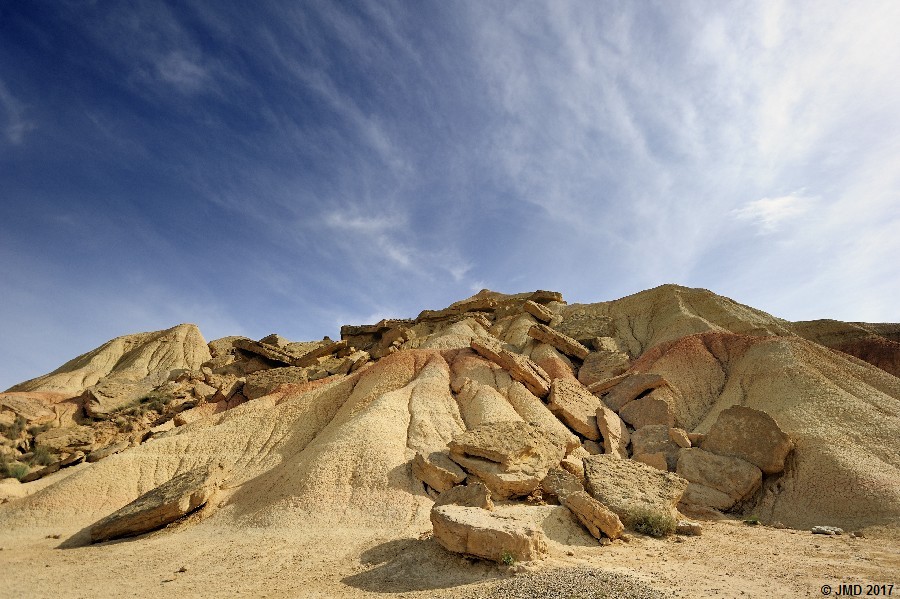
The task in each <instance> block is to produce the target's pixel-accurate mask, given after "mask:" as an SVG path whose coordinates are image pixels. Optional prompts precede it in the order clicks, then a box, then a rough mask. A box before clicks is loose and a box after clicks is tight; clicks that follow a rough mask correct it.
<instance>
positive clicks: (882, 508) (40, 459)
mask: <svg viewBox="0 0 900 599" xmlns="http://www.w3.org/2000/svg"><path fill="white" fill-rule="evenodd" d="M897 331H898V329H897V327H896V326H895V325H861V324H859V323H856V324H846V323H833V322H830V321H829V322H826V323H790V322H788V321H784V320H781V319H778V318H775V317H772V316H770V315H768V314H765V313H763V312H760V311H758V310H754V309H752V308H749V307H747V306H742V305H740V304H738V303H736V302H734V301H732V300H729V299H727V298H722V297H720V296H716V295H715V294H712V293H711V292H708V291H705V290H697V289H687V288H683V287H677V286H663V287H659V288H656V289H652V290H649V291H646V292H642V293H639V294H635V295H632V296H629V297H626V298H622V299H620V300H615V301H611V302H601V303H597V304H589V305H578V304H575V305H568V304H566V303H565V302H564V301H563V300H562V296H561V295H560V294H558V293H555V292H548V291H536V292H532V293H523V294H515V295H504V294H500V293H496V292H491V291H487V290H485V291H482V292H479V293H478V294H476V295H475V296H473V297H471V298H468V299H466V300H462V301H460V302H456V303H454V304H452V305H451V306H449V307H447V308H445V309H442V310H425V311H423V312H422V313H420V314H419V315H418V316H417V317H415V318H409V319H402V320H384V321H381V322H379V323H376V324H373V325H347V326H345V327H343V328H342V329H341V339H340V340H339V341H333V340H331V339H328V338H326V339H323V340H321V341H306V342H292V341H290V340H288V339H286V338H284V337H281V336H280V335H277V334H272V335H268V336H266V337H264V338H262V339H259V340H252V339H247V338H243V337H226V338H223V339H218V340H214V341H212V342H210V343H209V344H207V343H206V342H205V341H204V340H203V337H202V336H201V335H200V332H199V331H198V330H197V328H196V327H194V326H193V325H180V326H178V327H174V328H172V329H169V330H167V331H159V332H154V333H139V334H135V335H126V336H124V337H119V338H117V339H114V340H112V341H110V342H108V343H106V344H104V345H103V346H101V347H99V348H97V349H96V350H93V351H91V352H89V353H87V354H84V355H82V356H80V357H78V358H76V359H74V360H72V361H70V362H68V363H66V364H65V365H63V366H62V367H60V368H59V369H57V370H55V371H54V372H52V373H50V374H47V375H45V376H42V377H38V378H36V379H33V380H31V381H27V382H25V383H22V384H19V385H16V386H15V387H13V388H12V389H11V390H9V391H8V392H6V393H3V394H0V427H2V428H0V433H2V437H0V458H2V465H3V470H4V472H3V475H4V476H13V477H15V478H20V479H21V480H28V481H38V479H42V480H40V481H39V482H33V483H32V482H27V483H26V484H23V485H21V487H22V488H23V491H22V492H20V493H19V495H21V496H16V497H12V496H10V497H9V501H7V502H6V503H4V504H3V505H2V506H0V529H4V528H9V529H10V530H13V529H18V528H22V527H29V526H34V527H37V526H40V527H50V526H60V527H63V528H64V529H65V530H71V531H72V534H73V535H74V533H75V532H77V529H85V530H90V531H91V535H90V536H91V537H92V539H93V540H95V541H100V540H105V539H111V538H116V537H119V536H125V535H137V534H142V533H144V532H147V531H149V530H154V529H157V528H159V527H161V526H165V525H166V524H167V523H170V522H172V521H174V520H176V519H178V518H180V517H182V516H184V515H187V514H190V513H191V512H192V511H193V510H195V509H197V508H198V507H200V506H201V505H203V504H204V503H205V502H207V501H209V499H210V497H212V493H213V492H215V493H216V506H219V505H221V506H223V507H222V508H221V509H218V510H215V513H214V514H213V515H212V516H211V517H210V518H209V519H207V520H204V521H203V522H201V523H199V524H197V526H203V527H206V526H210V527H213V526H228V527H237V528H240V527H245V526H246V527H258V528H261V529H265V528H267V527H277V526H279V523H282V522H286V521H290V522H302V523H303V525H304V526H315V527H318V529H320V530H330V529H332V528H334V527H340V526H344V523H345V522H353V526H354V527H357V528H358V529H359V530H361V531H364V530H370V531H375V530H377V531H386V530H401V529H402V530H406V528H407V527H409V526H412V525H416V526H419V525H423V524H424V525H427V526H431V527H432V530H433V533H434V537H435V539H437V542H438V543H439V544H440V545H441V546H443V547H444V548H446V549H449V550H450V551H454V552H459V553H465V554H470V555H475V556H478V557H480V558H484V559H489V560H496V561H501V562H508V561H522V560H531V559H538V558H540V557H542V556H544V555H546V553H547V551H548V543H553V542H556V541H553V540H552V539H551V538H550V537H548V536H547V535H546V534H545V532H544V531H543V529H542V526H543V525H542V524H541V522H544V520H542V518H544V519H545V518H550V517H551V516H552V517H563V518H568V520H567V521H568V522H570V523H572V525H573V526H583V527H584V531H585V533H584V534H590V535H591V536H593V537H595V538H596V539H600V540H602V541H603V542H605V543H608V542H610V539H617V538H619V537H621V536H622V535H623V534H624V531H625V530H626V529H628V530H631V531H632V532H639V533H647V534H670V533H672V532H674V531H675V530H676V523H677V521H678V520H680V519H682V518H681V516H680V515H679V510H680V511H682V512H684V513H689V512H696V514H697V515H699V516H701V517H702V515H703V514H710V513H714V512H715V511H718V512H724V513H728V514H733V515H746V514H753V515H756V516H758V517H760V518H762V519H764V520H766V521H772V522H774V521H779V522H781V523H783V524H785V525H787V526H793V527H799V528H809V527H811V526H813V525H816V524H821V523H828V524H829V525H840V526H841V527H845V528H848V529H853V528H858V527H864V526H873V525H878V526H880V525H888V524H891V523H895V522H897V521H900V457H898V454H897V452H896V450H895V447H896V439H897V438H900V379H898V378H897V377H896V376H895V373H894V374H892V372H893V371H892V369H893V368H894V362H892V360H893V358H892V356H893V355H894V354H893V353H892V352H893V351H894V350H893V349H892V348H893V345H891V344H892V343H900V341H898V339H897ZM876 350H877V351H876ZM866 360H868V361H866ZM78 463H81V465H79V466H78V467H77V468H76V467H72V466H73V465H75V464H78ZM219 464H222V465H224V466H225V467H226V468H227V469H228V470H229V472H230V474H229V477H228V486H227V488H220V487H221V485H220V483H221V477H219V476H218V475H215V476H214V475H213V474H210V473H211V472H218V470H216V468H218V465H219ZM16 484H18V483H16ZM30 485H33V486H30ZM32 489H34V490H33V491H32ZM17 493H18V492H17ZM4 499H5V498H0V501H3V500H4ZM557 504H558V505H557ZM554 510H555V511H554ZM209 511H210V512H213V511H214V510H212V509H211V508H210V509H209ZM204 513H206V512H204ZM548 514H549V515H548ZM411 523H412V524H411ZM579 523H580V524H579ZM73 527H77V529H76V530H72V528H73ZM683 528H684V530H690V531H694V530H695V527H692V526H685V527H683ZM177 530H178V528H175V529H169V530H166V531H165V532H164V533H163V534H177ZM361 534H362V533H361ZM579 534H580V533H579ZM585 538H586V539H587V540H588V541H589V542H594V541H591V538H590V537H589V536H588V537H585ZM704 538H705V537H704ZM701 541H702V539H701ZM597 542H599V541H597ZM617 542H621V541H617Z"/></svg>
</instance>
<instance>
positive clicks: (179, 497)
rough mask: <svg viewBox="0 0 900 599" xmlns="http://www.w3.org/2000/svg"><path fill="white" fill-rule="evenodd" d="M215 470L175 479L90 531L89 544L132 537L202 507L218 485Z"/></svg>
mask: <svg viewBox="0 0 900 599" xmlns="http://www.w3.org/2000/svg"><path fill="white" fill-rule="evenodd" d="M223 476H224V472H223V470H222V469H221V468H219V467H212V468H201V469H199V470H195V471H192V472H186V473H184V474H181V475H179V476H176V477H175V478H173V479H172V480H170V481H169V482H167V483H164V484H162V485H160V486H159V487H157V488H155V489H153V490H152V491H149V492H147V493H144V494H143V495H141V496H140V497H138V498H137V499H135V500H134V501H132V502H131V503H129V504H128V505H126V506H125V507H123V508H121V509H119V510H117V511H115V512H113V513H112V514H110V515H109V516H107V517H106V518H104V519H103V520H100V521H99V522H97V523H96V524H94V525H93V526H92V527H91V530H90V534H91V542H92V543H98V542H101V541H108V540H110V539H117V538H120V537H132V536H135V535H139V534H143V533H145V532H150V531H151V530H156V529H157V528H162V527H163V526H166V525H167V524H171V523H172V522H174V521H175V520H177V519H179V518H181V517H182V516H184V515H186V514H189V513H191V512H193V511H194V510H196V509H197V508H199V507H201V506H202V505H204V504H205V503H206V502H207V501H208V500H209V498H210V497H212V495H213V493H214V492H215V490H216V489H217V488H218V486H219V484H221V482H222V479H223Z"/></svg>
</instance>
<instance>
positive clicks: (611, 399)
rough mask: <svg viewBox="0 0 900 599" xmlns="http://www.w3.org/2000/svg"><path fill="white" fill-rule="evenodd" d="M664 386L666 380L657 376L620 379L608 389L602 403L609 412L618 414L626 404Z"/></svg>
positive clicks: (647, 375) (634, 375)
mask: <svg viewBox="0 0 900 599" xmlns="http://www.w3.org/2000/svg"><path fill="white" fill-rule="evenodd" d="M666 384H667V383H666V379H664V378H663V377H661V376H660V375H658V374H632V375H629V376H626V377H624V378H622V379H621V380H620V381H619V382H617V383H616V384H615V386H613V387H612V388H610V389H609V392H608V393H607V394H606V395H605V396H604V397H603V401H604V402H605V403H606V405H607V406H608V407H609V408H610V409H611V410H613V411H614V412H618V411H619V410H621V409H622V407H623V406H625V404H627V403H628V402H630V401H634V400H635V399H637V398H638V397H639V396H641V395H643V394H644V393H646V392H647V391H650V390H652V389H657V388H659V387H662V386H663V385H666ZM592 391H593V392H594V393H598V391H597V390H596V389H592Z"/></svg>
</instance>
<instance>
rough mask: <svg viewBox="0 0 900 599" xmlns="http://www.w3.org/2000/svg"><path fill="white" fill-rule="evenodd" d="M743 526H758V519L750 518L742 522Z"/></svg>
mask: <svg viewBox="0 0 900 599" xmlns="http://www.w3.org/2000/svg"><path fill="white" fill-rule="evenodd" d="M744 524H746V525H747V526H756V525H758V524H759V517H758V516H750V517H749V518H747V519H746V520H744Z"/></svg>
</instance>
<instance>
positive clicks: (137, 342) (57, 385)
mask: <svg viewBox="0 0 900 599" xmlns="http://www.w3.org/2000/svg"><path fill="white" fill-rule="evenodd" d="M210 357H211V356H210V353H209V347H207V345H206V340H204V339H203V335H202V334H200V329H198V328H197V326H196V325H193V324H181V325H178V326H175V327H172V328H171V329H166V330H164V331H155V332H152V333H135V334H132V335H123V336H121V337H116V338H115V339H112V340H110V341H108V342H106V343H104V344H103V345H101V346H100V347H98V348H97V349H95V350H92V351H90V352H88V353H86V354H82V355H80V356H78V357H77V358H74V359H73V360H70V361H68V362H66V363H65V364H63V365H62V366H60V367H59V368H57V369H56V370H54V371H53V372H51V373H49V374H45V375H43V376H39V377H37V378H34V379H31V380H29V381H25V382H24V383H19V384H18V385H15V386H13V387H11V388H10V389H9V391H46V392H53V393H61V394H64V395H67V396H68V397H74V396H76V395H79V394H81V393H82V392H83V391H84V390H85V389H87V388H88V387H90V386H92V385H96V384H97V383H98V382H100V381H101V380H103V379H125V380H130V381H138V380H141V379H145V378H147V377H150V376H154V375H155V376H157V377H160V378H161V380H165V378H166V377H167V376H168V375H169V373H170V372H171V371H173V370H196V369H199V368H200V365H201V364H202V363H204V362H206V361H207V360H209V359H210Z"/></svg>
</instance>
